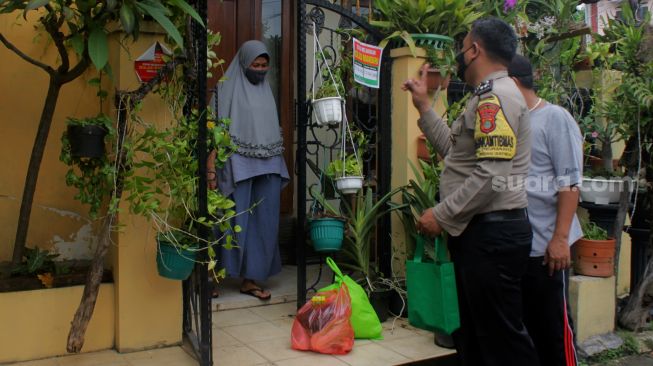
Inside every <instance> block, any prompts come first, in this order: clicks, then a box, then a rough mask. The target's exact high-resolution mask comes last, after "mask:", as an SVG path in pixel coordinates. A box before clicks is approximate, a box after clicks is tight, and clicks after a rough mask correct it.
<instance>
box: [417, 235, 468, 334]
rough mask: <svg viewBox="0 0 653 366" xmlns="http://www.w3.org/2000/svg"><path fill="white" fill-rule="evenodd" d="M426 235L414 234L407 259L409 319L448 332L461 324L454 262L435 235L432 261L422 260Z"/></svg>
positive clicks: (427, 327) (424, 326)
mask: <svg viewBox="0 0 653 366" xmlns="http://www.w3.org/2000/svg"><path fill="white" fill-rule="evenodd" d="M425 240H428V239H426V238H425V237H423V236H421V235H418V236H417V237H416V245H415V256H414V257H413V259H412V260H407V261H406V287H407V292H408V321H409V322H410V324H411V325H413V326H415V327H417V328H421V329H426V330H430V331H436V330H437V331H439V332H442V333H446V334H451V333H452V332H453V331H454V330H456V329H458V327H460V315H459V313H458V294H457V292H456V277H455V274H454V269H453V263H452V262H451V261H450V260H449V257H448V256H447V246H446V243H445V242H444V239H443V238H441V237H437V238H436V239H435V256H436V258H435V262H431V261H425V260H424V259H423V256H424V241H425Z"/></svg>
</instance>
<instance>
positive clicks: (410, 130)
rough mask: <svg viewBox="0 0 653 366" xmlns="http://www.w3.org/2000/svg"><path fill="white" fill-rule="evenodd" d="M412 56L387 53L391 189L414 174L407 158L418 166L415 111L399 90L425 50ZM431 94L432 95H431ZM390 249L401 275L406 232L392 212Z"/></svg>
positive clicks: (397, 199)
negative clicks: (389, 57)
mask: <svg viewBox="0 0 653 366" xmlns="http://www.w3.org/2000/svg"><path fill="white" fill-rule="evenodd" d="M417 51H418V52H417V57H413V56H412V55H411V53H410V50H409V49H408V48H407V47H404V48H399V49H394V50H392V51H391V52H390V56H391V57H392V58H393V63H392V163H391V164H392V178H391V185H392V188H396V187H401V186H404V185H406V184H408V181H409V180H410V179H413V178H414V177H415V175H414V174H413V170H412V168H411V166H410V164H409V161H410V162H411V163H412V164H413V165H414V166H416V167H419V163H418V161H417V160H418V159H417V138H418V136H420V135H421V134H422V132H421V131H420V129H419V127H418V126H417V120H418V119H419V112H418V111H417V109H415V107H414V106H413V102H412V99H411V95H410V93H409V92H405V91H403V90H401V85H402V84H403V83H404V81H406V80H408V79H410V78H416V77H417V76H418V70H419V68H420V67H421V66H422V65H423V64H424V60H425V55H426V53H425V51H424V50H423V49H418V50H417ZM446 95H447V91H446V90H443V91H441V92H440V97H441V98H440V99H439V100H438V102H437V103H436V105H435V110H436V112H437V113H438V114H440V115H442V114H443V113H444V111H445V107H444V101H445V100H446ZM432 97H435V96H434V95H433V96H432ZM394 201H395V202H398V203H401V197H399V195H398V196H395V199H394ZM392 248H393V253H394V255H393V270H394V272H395V274H397V275H399V276H404V272H405V270H404V266H405V262H406V235H405V233H404V227H403V225H402V223H401V220H400V219H399V217H398V216H397V215H396V214H393V215H392Z"/></svg>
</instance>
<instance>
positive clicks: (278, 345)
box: [247, 336, 305, 361]
mask: <svg viewBox="0 0 653 366" xmlns="http://www.w3.org/2000/svg"><path fill="white" fill-rule="evenodd" d="M247 346H248V347H249V348H251V349H253V350H254V351H256V352H257V353H258V354H260V355H261V356H263V357H265V358H266V359H268V360H270V361H280V360H286V359H289V358H297V357H302V356H305V353H304V352H302V351H297V350H294V349H292V348H291V347H290V336H288V337H284V338H276V339H270V340H267V341H259V342H252V343H248V344H247Z"/></svg>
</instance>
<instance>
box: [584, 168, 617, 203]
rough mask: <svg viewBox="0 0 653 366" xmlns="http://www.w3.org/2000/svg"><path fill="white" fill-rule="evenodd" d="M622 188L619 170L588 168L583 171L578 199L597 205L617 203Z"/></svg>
mask: <svg viewBox="0 0 653 366" xmlns="http://www.w3.org/2000/svg"><path fill="white" fill-rule="evenodd" d="M623 190H624V179H623V173H621V172H619V171H612V172H610V171H607V170H605V169H597V170H593V169H590V170H587V171H585V172H583V178H582V182H581V187H580V199H581V201H582V202H590V203H594V204H597V205H607V204H612V203H617V202H619V196H620V195H621V192H622V191H623Z"/></svg>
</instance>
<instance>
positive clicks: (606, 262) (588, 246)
mask: <svg viewBox="0 0 653 366" xmlns="http://www.w3.org/2000/svg"><path fill="white" fill-rule="evenodd" d="M582 228H583V235H584V236H583V238H581V239H580V240H578V241H577V242H576V244H574V247H573V249H574V250H573V251H574V272H575V273H576V274H580V275H585V276H594V277H610V276H612V275H613V274H614V255H615V243H616V241H615V239H614V238H610V237H608V232H607V231H606V230H605V229H603V228H601V227H599V226H598V225H596V224H595V223H593V222H591V221H584V222H583V223H582Z"/></svg>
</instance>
